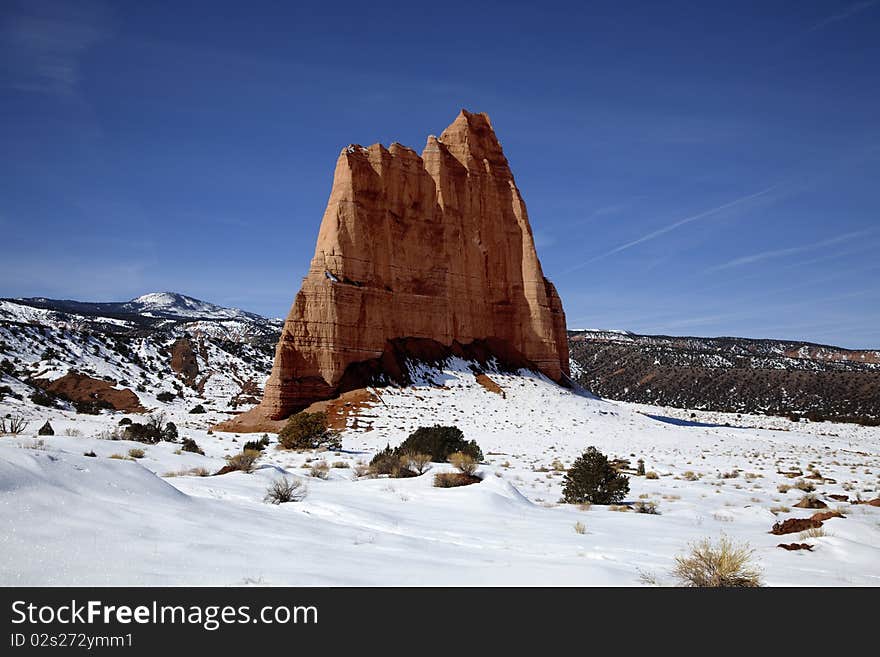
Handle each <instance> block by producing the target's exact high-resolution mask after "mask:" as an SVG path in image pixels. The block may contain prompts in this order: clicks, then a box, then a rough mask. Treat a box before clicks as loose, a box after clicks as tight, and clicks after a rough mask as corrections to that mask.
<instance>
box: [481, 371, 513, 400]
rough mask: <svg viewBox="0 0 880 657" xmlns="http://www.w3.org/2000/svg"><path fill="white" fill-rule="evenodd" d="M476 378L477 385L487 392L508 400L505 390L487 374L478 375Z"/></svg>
mask: <svg viewBox="0 0 880 657" xmlns="http://www.w3.org/2000/svg"><path fill="white" fill-rule="evenodd" d="M476 378H477V383H479V384H480V385H481V386H483V387H484V388H485V389H486V390H488V391H489V392H494V393H495V394H496V395H501V396H502V397H503V398H504V399H507V394H506V393H505V392H504V389H503V388H502V387H501V386H500V385H498V384H497V383H495V381H493V380H492V379H490V378H489V376H488V375H487V374H477V376H476Z"/></svg>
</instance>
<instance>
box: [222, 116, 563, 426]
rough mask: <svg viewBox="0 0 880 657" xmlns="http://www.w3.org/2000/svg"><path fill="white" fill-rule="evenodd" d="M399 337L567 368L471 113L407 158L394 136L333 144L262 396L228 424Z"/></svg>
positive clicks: (515, 214)
mask: <svg viewBox="0 0 880 657" xmlns="http://www.w3.org/2000/svg"><path fill="white" fill-rule="evenodd" d="M403 338H413V339H421V340H429V341H433V342H436V343H439V345H442V346H444V347H449V348H450V349H453V350H455V349H460V348H463V347H464V348H467V346H468V345H475V344H477V343H479V344H480V345H481V346H482V349H483V351H485V349H489V350H491V351H493V352H497V353H495V354H494V355H496V356H498V357H499V359H500V360H502V361H505V360H506V361H515V362H521V363H528V364H529V365H531V366H533V367H534V368H536V369H538V370H540V371H541V372H543V373H544V374H546V375H547V376H549V377H550V378H552V379H554V380H556V381H560V380H562V379H563V378H564V376H565V377H567V375H568V342H567V338H566V332H565V314H564V312H563V309H562V302H561V301H560V299H559V296H558V294H557V293H556V289H555V288H554V287H553V284H552V283H551V282H550V281H549V280H547V279H546V278H545V277H544V274H543V272H542V270H541V263H540V262H539V261H538V256H537V253H536V252H535V244H534V239H533V237H532V230H531V227H530V226H529V219H528V214H527V212H526V206H525V203H523V200H522V197H521V196H520V193H519V190H518V189H517V187H516V184H515V183H514V179H513V174H512V173H511V171H510V167H509V166H508V163H507V159H506V158H505V157H504V153H503V151H502V149H501V145H500V144H499V142H498V139H497V138H496V136H495V132H494V130H493V129H492V125H491V123H490V121H489V117H488V116H487V115H485V114H472V113H469V112H467V111H465V110H462V112H461V113H460V114H459V115H458V117H456V119H455V121H453V123H452V125H450V126H449V127H448V128H447V129H446V130H445V131H444V132H443V134H441V135H440V137H439V138H438V137H434V136H433V135H432V136H430V137H428V142H427V144H426V146H425V149H424V151H423V152H422V154H421V156H419V154H418V153H416V152H415V151H414V150H412V149H410V148H407V147H406V146H402V145H400V144H397V143H394V144H392V145H391V146H390V147H389V148H385V147H384V146H382V145H381V144H374V145H372V146H370V147H369V148H364V147H361V146H357V145H352V146H349V147H347V148H345V149H343V151H342V153H341V154H340V155H339V160H338V161H337V163H336V172H335V175H334V180H333V189H332V191H331V193H330V200H329V201H328V203H327V209H326V211H325V212H324V217H323V219H322V221H321V228H320V232H319V235H318V242H317V246H316V248H315V255H314V258H313V259H312V262H311V267H310V269H309V273H308V275H307V276H306V277H305V279H304V280H303V285H302V289H301V290H300V291H299V293H298V294H297V295H296V299H295V300H294V302H293V307H292V308H291V310H290V314H289V315H288V317H287V320H286V322H285V325H284V330H283V333H282V336H281V339H280V341H279V343H278V346H277V348H276V352H275V364H274V367H273V370H272V375H271V377H270V378H269V381H268V383H267V385H266V390H265V395H264V397H263V401H262V403H261V404H260V406H258V407H257V408H255V409H253V410H252V411H250V412H249V413H247V414H245V415H244V416H241V417H240V418H238V420H239V421H238V422H236V424H237V425H238V426H237V427H236V428H237V429H242V428H244V427H245V426H246V425H247V424H248V423H251V424H254V425H256V424H257V423H258V422H259V421H261V420H269V419H280V418H284V417H286V416H287V415H289V414H291V413H292V412H294V411H296V410H299V409H301V408H304V407H305V406H307V405H308V404H310V403H311V402H313V401H317V400H321V399H327V398H329V397H331V396H333V395H334V394H336V393H338V392H340V388H341V382H344V381H345V382H346V386H347V387H348V388H350V387H352V382H351V378H352V372H353V371H357V367H358V364H361V369H363V367H362V364H363V363H364V362H368V361H372V362H373V363H374V364H378V367H379V369H381V367H382V363H383V362H384V361H383V354H385V356H386V357H387V354H388V349H389V345H390V344H391V343H392V342H394V341H395V339H403ZM415 342H419V340H416V341H415ZM396 344H397V347H398V348H399V347H400V343H399V342H398V343H396ZM404 344H406V341H404ZM353 368H354V369H353ZM373 369H374V370H375V368H373ZM347 373H348V374H347Z"/></svg>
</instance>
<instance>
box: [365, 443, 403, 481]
mask: <svg viewBox="0 0 880 657" xmlns="http://www.w3.org/2000/svg"><path fill="white" fill-rule="evenodd" d="M398 470H400V457H399V456H398V455H397V454H395V452H394V450H393V449H391V445H386V446H385V449H383V450H382V451H381V452H376V455H375V456H374V457H373V458H372V459H370V474H373V475H393V474H394V473H396V472H397V471H398Z"/></svg>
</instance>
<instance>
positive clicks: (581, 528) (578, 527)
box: [574, 520, 587, 534]
mask: <svg viewBox="0 0 880 657" xmlns="http://www.w3.org/2000/svg"><path fill="white" fill-rule="evenodd" d="M574 530H575V531H576V532H577V533H578V534H586V533H587V526H586V525H585V524H584V523H582V522H581V521H580V520H578V521H577V522H576V523H574Z"/></svg>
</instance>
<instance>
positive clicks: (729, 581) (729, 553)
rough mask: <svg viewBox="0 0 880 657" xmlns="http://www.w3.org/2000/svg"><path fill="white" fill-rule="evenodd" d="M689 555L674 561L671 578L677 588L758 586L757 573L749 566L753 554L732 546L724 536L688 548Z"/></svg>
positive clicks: (699, 542) (758, 572)
mask: <svg viewBox="0 0 880 657" xmlns="http://www.w3.org/2000/svg"><path fill="white" fill-rule="evenodd" d="M690 548H691V551H690V554H688V555H686V556H679V557H676V558H675V568H674V569H673V571H672V574H673V576H674V577H675V578H676V579H677V580H678V582H679V584H680V585H681V586H692V587H701V588H754V587H758V586H761V571H760V569H758V568H757V567H756V566H754V565H753V564H752V563H751V560H752V555H753V554H754V551H753V550H752V549H751V548H750V547H749V546H748V544H743V545H736V544H734V543H733V542H732V541H731V540H730V539H729V538H727V537H726V536H722V537H721V538H720V539H719V540H718V544H717V545H713V544H712V542H711V541H710V540H709V539H703V540H702V541H698V542H697V543H693V544H691V546H690Z"/></svg>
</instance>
